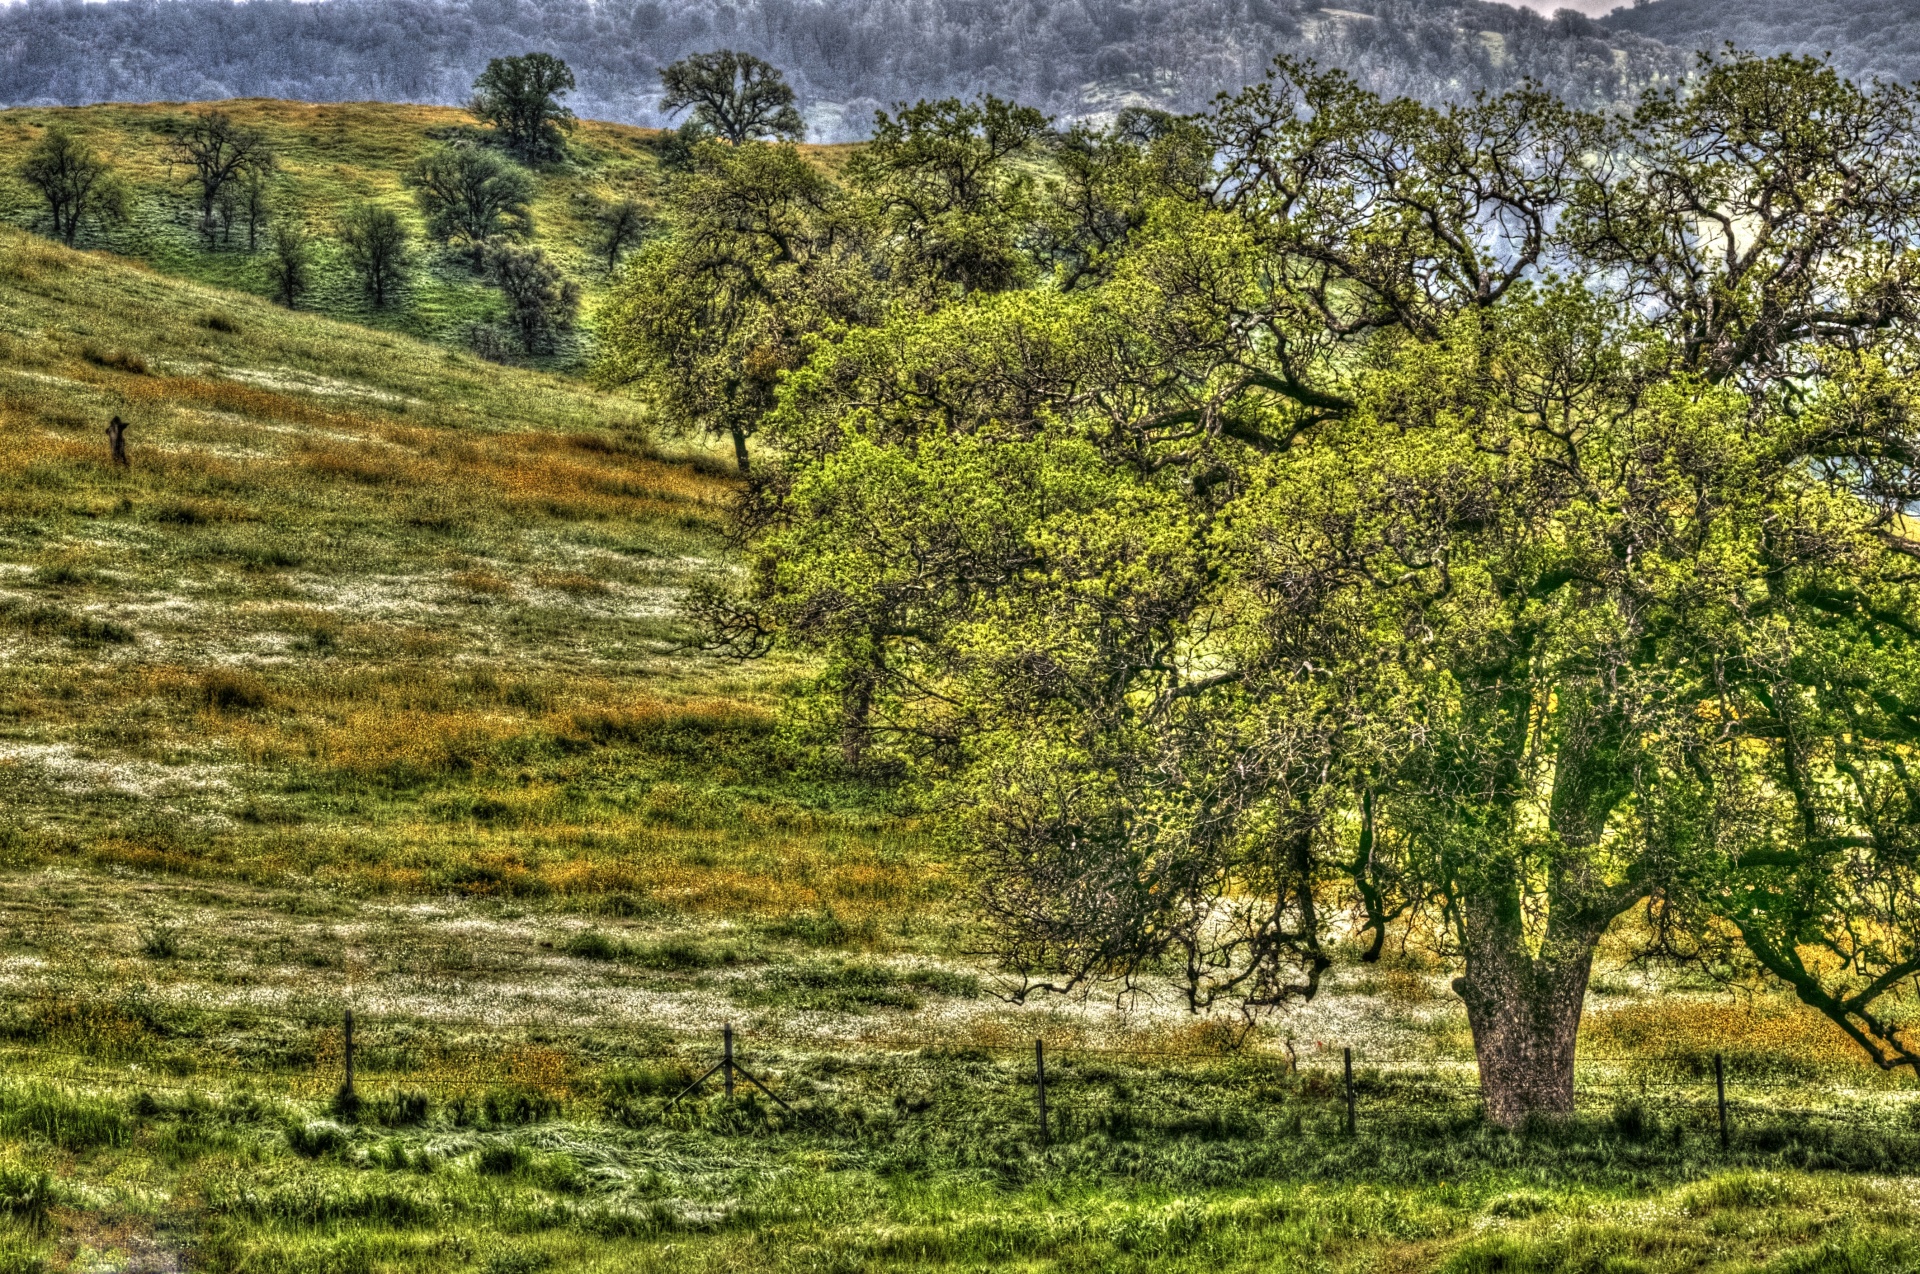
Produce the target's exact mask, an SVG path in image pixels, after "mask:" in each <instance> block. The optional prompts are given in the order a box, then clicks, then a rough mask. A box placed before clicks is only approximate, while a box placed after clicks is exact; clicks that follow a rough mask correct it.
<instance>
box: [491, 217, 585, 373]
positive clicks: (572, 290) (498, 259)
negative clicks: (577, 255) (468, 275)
mask: <svg viewBox="0 0 1920 1274" xmlns="http://www.w3.org/2000/svg"><path fill="white" fill-rule="evenodd" d="M486 260H487V277H488V278H490V279H491V280H492V281H493V284H494V286H495V287H497V288H499V289H500V291H501V294H502V295H504V296H505V297H506V298H507V305H508V307H509V312H508V321H509V322H510V323H511V324H512V325H513V330H514V332H515V333H516V334H518V336H519V337H520V348H521V349H523V350H525V351H526V352H527V353H529V354H533V353H537V352H539V351H541V350H545V349H551V348H552V347H553V340H554V337H555V336H557V335H558V334H560V333H561V332H564V331H567V330H568V329H570V328H572V326H573V320H574V317H575V316H576V315H577V314H578V313H579V312H580V285H579V284H577V283H575V282H573V281H572V280H571V279H568V278H567V277H566V276H565V275H563V274H561V273H560V267H559V266H557V265H555V264H554V263H553V262H552V261H550V260H548V259H547V254H546V253H545V252H543V251H541V250H540V249H539V248H522V247H517V246H515V245H514V244H511V243H507V242H505V241H504V240H496V241H495V242H493V243H490V244H488V245H487V257H486Z"/></svg>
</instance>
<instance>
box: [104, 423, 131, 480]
mask: <svg viewBox="0 0 1920 1274" xmlns="http://www.w3.org/2000/svg"><path fill="white" fill-rule="evenodd" d="M107 448H108V451H109V453H110V458H111V459H112V461H113V463H114V464H115V465H118V466H119V467H120V468H122V469H124V468H126V467H127V422H126V421H124V420H122V419H120V417H118V416H115V417H114V418H113V419H112V420H111V421H109V422H108V423H107Z"/></svg>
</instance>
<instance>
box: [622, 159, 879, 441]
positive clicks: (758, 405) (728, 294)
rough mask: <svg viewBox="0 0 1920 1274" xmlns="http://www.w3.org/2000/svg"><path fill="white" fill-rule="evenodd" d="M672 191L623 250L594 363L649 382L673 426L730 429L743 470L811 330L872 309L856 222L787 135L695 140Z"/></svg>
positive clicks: (628, 380)
mask: <svg viewBox="0 0 1920 1274" xmlns="http://www.w3.org/2000/svg"><path fill="white" fill-rule="evenodd" d="M667 202H668V204H669V205H670V207H671V211H672V214H673V228H672V231H671V233H669V234H666V235H663V236H661V237H658V238H655V239H653V240H651V241H649V242H648V243H647V244H646V246H644V247H643V248H641V249H640V250H639V251H638V252H636V253H635V254H633V255H632V256H631V257H630V258H629V259H628V263H627V265H626V266H625V268H624V270H623V272H622V274H621V276H620V281H619V283H618V284H617V285H616V287H615V288H614V291H613V295H612V296H611V297H610V298H609V299H608V300H607V302H606V303H605V304H604V305H603V307H602V309H601V313H600V323H599V326H600V328H601V333H602V341H601V355H600V362H599V366H598V375H599V377H600V379H601V380H602V381H603V382H604V383H608V384H637V385H641V386H643V387H645V389H646V390H647V391H648V395H649V399H650V401H651V402H653V404H654V405H655V408H656V410H657V411H659V412H660V413H661V415H662V416H664V417H665V420H666V422H667V423H668V425H669V426H670V427H672V428H674V429H677V430H680V431H683V432H696V433H706V434H711V435H713V436H716V437H726V438H731V439H732V440H733V445H734V456H735V459H736V461H737V462H738V464H739V467H740V469H741V471H742V472H745V471H746V470H747V468H748V464H749V461H748V454H747V441H748V439H749V438H751V437H752V436H753V433H754V431H755V430H756V429H758V428H759V425H760V422H761V420H762V419H763V418H764V417H765V416H766V414H767V412H768V411H769V410H771V408H772V407H773V404H774V391H775V389H776V387H777V386H778V384H779V379H780V377H781V375H783V374H784V373H785V372H787V371H790V370H791V369H793V368H795V367H798V366H800V364H801V363H803V362H804V361H805V360H806V357H807V354H808V351H809V342H810V340H811V339H812V338H813V337H814V336H816V335H818V334H820V333H822V332H824V331H826V330H829V329H831V328H833V327H835V326H836V325H841V324H844V323H846V322H849V321H854V320H855V319H857V318H859V317H861V316H865V317H867V318H868V319H871V318H875V317H877V315H878V313H879V311H878V310H877V309H876V308H874V304H875V299H876V289H875V288H874V287H873V280H872V278H871V276H870V275H869V274H867V272H866V271H865V269H864V258H863V257H862V254H861V252H860V241H859V227H858V225H857V223H856V222H855V221H854V220H853V219H852V218H851V217H850V215H849V212H848V210H847V208H846V207H845V200H844V198H843V197H842V195H841V193H840V192H839V191H838V190H837V188H836V187H835V186H834V185H833V183H832V182H831V181H829V180H828V179H827V178H826V176H825V175H824V174H823V173H821V172H820V171H819V170H818V169H817V168H815V167H814V166H813V165H812V164H810V163H808V162H807V161H806V159H804V158H803V157H802V156H801V155H800V153H799V152H798V150H797V149H796V148H794V147H793V146H790V145H770V144H766V143H748V144H745V145H741V146H732V145H728V144H725V143H722V142H719V141H708V142H704V143H701V144H700V145H699V146H698V147H696V148H695V156H694V166H693V168H692V170H691V171H690V172H688V173H686V174H684V175H683V176H681V177H680V178H678V179H677V180H676V181H675V182H674V183H673V184H672V186H671V187H670V188H669V190H668V192H667Z"/></svg>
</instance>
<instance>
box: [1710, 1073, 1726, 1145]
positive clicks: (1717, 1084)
mask: <svg viewBox="0 0 1920 1274" xmlns="http://www.w3.org/2000/svg"><path fill="white" fill-rule="evenodd" d="M1713 1091H1714V1096H1715V1097H1717V1098H1718V1099H1719V1103H1720V1149H1722V1150H1725V1149H1727V1148H1728V1144H1729V1142H1728V1138H1727V1068H1726V1064H1725V1062H1724V1061H1722V1059H1721V1057H1720V1054H1718V1053H1715V1054H1714V1055H1713Z"/></svg>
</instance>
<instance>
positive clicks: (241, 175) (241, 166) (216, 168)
mask: <svg viewBox="0 0 1920 1274" xmlns="http://www.w3.org/2000/svg"><path fill="white" fill-rule="evenodd" d="M170 149H171V154H170V157H169V162H170V163H179V164H185V165H186V166H187V167H188V168H190V169H191V170H192V172H193V176H192V178H191V180H192V181H193V183H194V184H195V185H196V186H197V187H199V195H200V234H201V236H202V238H204V239H205V240H206V244H207V246H208V247H209V248H211V247H213V246H214V244H215V241H216V236H217V234H218V231H219V229H220V227H221V225H222V222H223V219H222V218H221V217H220V216H219V213H220V211H221V208H222V196H223V195H229V193H230V188H231V187H234V186H236V185H238V184H239V183H242V182H244V181H246V180H248V179H249V177H250V176H255V177H262V178H263V177H265V175H266V174H268V173H270V172H272V171H273V169H274V168H275V166H276V161H275V159H274V154H273V150H272V148H271V147H269V146H268V144H267V137H266V134H265V133H262V132H261V131H260V130H259V129H257V128H248V127H247V126H245V125H243V124H236V123H234V122H233V120H232V119H231V118H230V117H229V116H228V115H227V113H226V112H225V111H217V110H216V111H207V112H206V113H204V114H201V115H196V116H194V117H193V119H192V120H191V121H190V122H189V123H188V124H187V125H186V126H185V127H184V128H182V129H181V130H180V131H179V132H178V133H176V134H175V135H174V137H173V140H172V142H171V144H170Z"/></svg>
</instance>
